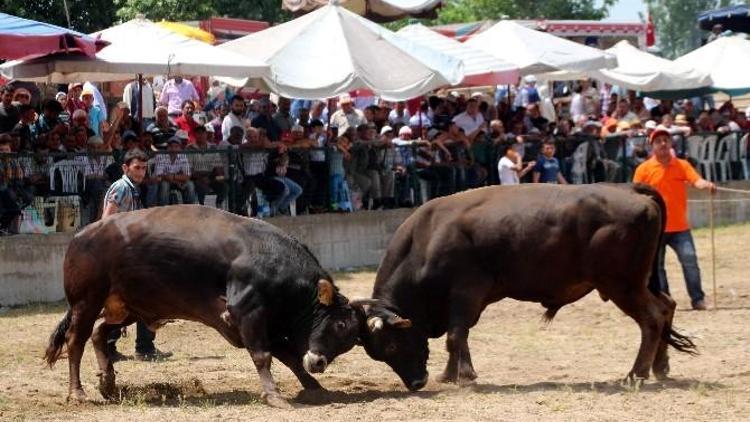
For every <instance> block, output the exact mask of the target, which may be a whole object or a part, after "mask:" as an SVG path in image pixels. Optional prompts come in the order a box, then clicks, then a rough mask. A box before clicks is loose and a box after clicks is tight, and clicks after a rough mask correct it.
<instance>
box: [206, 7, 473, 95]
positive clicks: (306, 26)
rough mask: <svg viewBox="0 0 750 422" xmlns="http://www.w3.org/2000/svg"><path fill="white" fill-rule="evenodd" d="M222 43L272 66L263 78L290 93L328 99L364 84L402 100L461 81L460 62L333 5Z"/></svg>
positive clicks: (282, 92) (276, 89)
mask: <svg viewBox="0 0 750 422" xmlns="http://www.w3.org/2000/svg"><path fill="white" fill-rule="evenodd" d="M220 48H223V49H226V50H229V51H233V52H237V53H240V54H244V55H247V56H250V57H257V58H258V59H260V60H263V61H264V62H266V63H268V64H269V65H270V66H271V76H270V77H266V78H263V82H264V83H265V85H266V86H267V87H268V89H269V90H271V91H273V92H275V93H278V94H279V95H283V96H287V97H291V98H307V99H315V98H327V97H332V96H335V95H339V94H342V93H345V92H348V91H352V90H355V89H362V88H367V89H370V90H371V91H373V92H375V93H376V94H377V95H379V96H381V97H383V98H384V99H387V100H392V101H397V100H405V99H408V98H413V97H416V96H419V95H422V94H424V93H425V92H428V91H431V90H433V89H436V88H439V87H442V86H447V85H455V84H457V83H459V82H461V79H462V78H463V63H462V62H461V61H460V60H457V59H455V58H453V57H450V56H447V55H444V54H441V53H439V52H436V51H434V50H431V49H429V48H425V47H422V46H420V45H418V44H416V43H413V42H411V41H409V40H408V39H406V38H404V37H402V36H400V35H398V34H395V33H394V32H391V31H389V30H387V29H385V28H383V27H381V26H380V25H378V24H375V23H373V22H370V21H368V20H367V19H365V18H362V17H360V16H358V15H356V14H354V13H352V12H350V11H348V10H346V9H345V8H343V7H341V6H337V5H334V4H330V5H328V6H324V7H322V8H320V9H318V10H316V11H314V12H311V13H308V14H306V15H304V16H301V17H299V18H297V19H295V20H293V21H290V22H286V23H283V24H281V25H278V26H274V27H271V28H268V29H266V30H264V31H260V32H256V33H254V34H250V35H247V36H245V37H242V38H239V39H237V40H233V41H230V42H227V43H225V44H222V45H221V46H220ZM225 80H226V79H225ZM250 83H253V82H252V81H251V82H250Z"/></svg>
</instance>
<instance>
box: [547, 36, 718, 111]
mask: <svg viewBox="0 0 750 422" xmlns="http://www.w3.org/2000/svg"><path fill="white" fill-rule="evenodd" d="M607 52H608V53H611V54H613V55H615V56H616V57H617V63H618V64H617V67H616V68H614V69H601V70H592V71H588V72H552V73H547V74H542V75H539V76H538V77H539V79H542V80H558V81H559V80H577V79H586V78H592V79H598V80H600V81H604V82H608V83H610V84H612V85H617V86H619V87H621V88H625V89H630V90H633V91H640V92H642V93H644V94H646V93H649V94H648V95H649V96H650V97H654V95H656V96H658V97H659V98H684V96H685V92H687V91H692V90H696V89H705V88H707V87H709V86H711V83H712V81H711V75H710V74H709V73H708V72H704V71H700V70H698V69H696V68H694V67H691V66H685V65H682V64H679V63H675V62H673V61H671V60H667V59H663V58H661V57H657V56H655V55H653V54H650V53H647V52H645V51H643V50H640V49H638V48H636V47H635V46H633V45H632V44H630V43H629V42H627V41H620V42H619V43H617V44H615V46H614V47H612V48H610V49H608V50H607ZM651 93H654V95H651Z"/></svg>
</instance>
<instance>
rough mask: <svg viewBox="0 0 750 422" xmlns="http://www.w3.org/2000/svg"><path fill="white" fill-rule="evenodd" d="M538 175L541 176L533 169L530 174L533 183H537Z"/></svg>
mask: <svg viewBox="0 0 750 422" xmlns="http://www.w3.org/2000/svg"><path fill="white" fill-rule="evenodd" d="M540 176H541V173H539V172H538V171H535V172H534V173H532V175H531V181H532V182H534V183H539V177H540Z"/></svg>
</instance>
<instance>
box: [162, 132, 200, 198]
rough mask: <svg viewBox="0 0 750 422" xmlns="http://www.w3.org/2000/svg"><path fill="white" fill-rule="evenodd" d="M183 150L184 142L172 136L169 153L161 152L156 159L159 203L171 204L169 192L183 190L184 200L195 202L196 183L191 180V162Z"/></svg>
mask: <svg viewBox="0 0 750 422" xmlns="http://www.w3.org/2000/svg"><path fill="white" fill-rule="evenodd" d="M180 151H182V142H181V141H180V139H179V138H177V137H176V136H175V137H172V138H170V139H169V141H167V152H168V153H167V154H159V155H157V156H156V157H155V159H154V161H155V164H154V177H156V178H158V180H159V205H169V192H170V190H172V189H177V190H179V191H181V192H182V202H183V203H185V204H194V203H195V202H196V201H195V185H194V184H193V182H192V181H191V180H190V163H189V162H188V159H187V157H186V156H185V154H180Z"/></svg>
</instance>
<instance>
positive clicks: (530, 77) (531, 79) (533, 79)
mask: <svg viewBox="0 0 750 422" xmlns="http://www.w3.org/2000/svg"><path fill="white" fill-rule="evenodd" d="M523 80H524V81H525V82H527V83H532V82H536V76H534V75H527V76H526V77H525V78H523Z"/></svg>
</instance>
